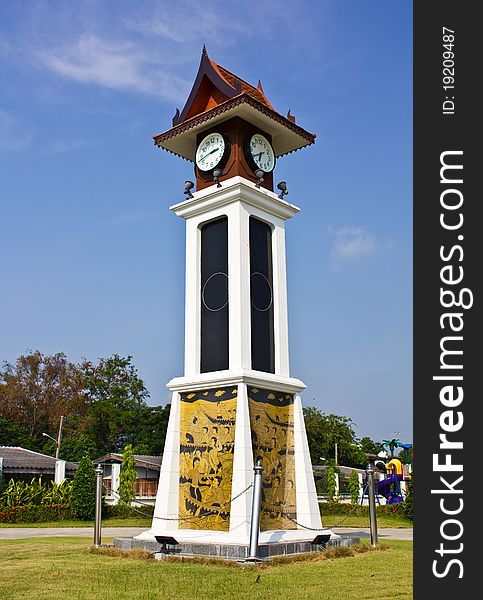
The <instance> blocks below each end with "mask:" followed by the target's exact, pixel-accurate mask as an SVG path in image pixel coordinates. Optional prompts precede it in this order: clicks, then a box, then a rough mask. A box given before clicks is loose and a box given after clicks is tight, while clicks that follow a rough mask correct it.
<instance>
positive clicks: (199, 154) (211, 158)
mask: <svg viewBox="0 0 483 600" xmlns="http://www.w3.org/2000/svg"><path fill="white" fill-rule="evenodd" d="M224 153H225V140H224V139H223V136H222V135H221V133H210V134H209V135H207V136H206V137H205V138H203V140H202V141H201V143H200V145H199V146H198V150H196V166H197V167H198V169H200V170H201V171H211V169H214V168H215V167H216V165H217V164H218V163H219V162H220V161H221V159H222V158H223V154H224Z"/></svg>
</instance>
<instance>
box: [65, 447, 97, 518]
mask: <svg viewBox="0 0 483 600" xmlns="http://www.w3.org/2000/svg"><path fill="white" fill-rule="evenodd" d="M71 503H72V510H73V511H74V514H75V515H76V517H77V518H78V519H81V520H82V521H89V520H91V519H93V518H94V515H95V511H96V472H95V470H94V465H93V464H92V462H91V459H90V458H89V456H88V455H87V454H86V455H85V456H83V457H82V458H81V459H80V461H79V464H78V467H77V471H76V474H75V476H74V481H73V482H72V493H71Z"/></svg>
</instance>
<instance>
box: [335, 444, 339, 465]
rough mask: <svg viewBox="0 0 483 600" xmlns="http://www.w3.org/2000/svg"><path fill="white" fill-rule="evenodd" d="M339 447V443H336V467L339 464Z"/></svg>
mask: <svg viewBox="0 0 483 600" xmlns="http://www.w3.org/2000/svg"><path fill="white" fill-rule="evenodd" d="M337 450H338V447H337V442H335V464H336V466H337V465H338V464H339V457H338V452H337Z"/></svg>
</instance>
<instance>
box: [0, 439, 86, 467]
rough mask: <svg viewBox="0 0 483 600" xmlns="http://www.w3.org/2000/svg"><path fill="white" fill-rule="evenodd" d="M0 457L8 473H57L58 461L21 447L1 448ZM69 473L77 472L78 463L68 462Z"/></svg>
mask: <svg viewBox="0 0 483 600" xmlns="http://www.w3.org/2000/svg"><path fill="white" fill-rule="evenodd" d="M0 457H1V458H3V469H4V470H8V471H19V472H30V471H35V472H37V471H45V472H50V473H53V472H54V471H55V463H56V459H55V458H54V457H53V456H49V455H48V454H41V453H40V452H34V451H33V450H27V449H26V448H20V447H19V446H0ZM65 468H66V470H67V471H75V470H76V469H77V463H75V462H66V465H65Z"/></svg>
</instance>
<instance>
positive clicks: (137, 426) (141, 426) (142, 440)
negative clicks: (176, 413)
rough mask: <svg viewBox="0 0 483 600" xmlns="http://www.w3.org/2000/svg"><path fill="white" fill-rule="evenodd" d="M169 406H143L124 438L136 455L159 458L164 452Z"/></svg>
mask: <svg viewBox="0 0 483 600" xmlns="http://www.w3.org/2000/svg"><path fill="white" fill-rule="evenodd" d="M170 408H171V406H170V405H169V404H167V405H166V406H164V407H163V406H143V407H142V408H141V409H140V411H139V416H138V419H137V420H136V422H135V423H134V424H133V425H134V427H133V428H132V429H131V431H130V433H129V434H128V435H127V436H126V437H127V442H128V443H130V444H132V446H133V449H134V452H135V453H136V454H151V455H156V456H159V455H160V454H162V453H163V451H164V441H165V439H166V431H167V429H168V420H169V413H170Z"/></svg>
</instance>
